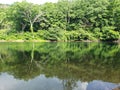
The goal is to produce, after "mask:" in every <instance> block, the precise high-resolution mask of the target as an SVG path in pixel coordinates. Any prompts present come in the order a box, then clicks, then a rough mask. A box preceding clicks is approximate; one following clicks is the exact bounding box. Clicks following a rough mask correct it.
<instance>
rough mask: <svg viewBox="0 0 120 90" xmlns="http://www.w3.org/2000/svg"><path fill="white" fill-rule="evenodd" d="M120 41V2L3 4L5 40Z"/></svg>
mask: <svg viewBox="0 0 120 90" xmlns="http://www.w3.org/2000/svg"><path fill="white" fill-rule="evenodd" d="M119 38H120V0H59V1H58V2H57V3H45V4H43V5H36V4H32V3H28V2H26V1H22V2H16V3H14V4H12V5H0V39H1V40H50V41H81V40H101V41H113V40H118V39H119Z"/></svg>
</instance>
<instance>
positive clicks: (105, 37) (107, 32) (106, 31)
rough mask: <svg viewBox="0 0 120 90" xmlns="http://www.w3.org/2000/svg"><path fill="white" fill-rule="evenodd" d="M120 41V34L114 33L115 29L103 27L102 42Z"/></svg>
mask: <svg viewBox="0 0 120 90" xmlns="http://www.w3.org/2000/svg"><path fill="white" fill-rule="evenodd" d="M118 39H119V32H117V31H114V30H113V27H103V28H102V36H101V37H100V40H102V41H113V40H118Z"/></svg>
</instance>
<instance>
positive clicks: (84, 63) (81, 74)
mask: <svg viewBox="0 0 120 90" xmlns="http://www.w3.org/2000/svg"><path fill="white" fill-rule="evenodd" d="M119 85H120V44H115V43H81V42H76V43H75V42H71V43H62V42H60V43H55V42H52V43H0V90H112V89H113V88H115V87H118V86H119Z"/></svg>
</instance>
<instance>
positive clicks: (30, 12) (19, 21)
mask: <svg viewBox="0 0 120 90" xmlns="http://www.w3.org/2000/svg"><path fill="white" fill-rule="evenodd" d="M41 16H42V12H41V11H40V9H39V5H34V4H32V3H28V2H26V1H22V2H16V3H14V4H13V5H11V7H10V10H9V20H12V22H13V25H14V28H15V29H16V30H18V31H21V30H22V31H28V30H30V31H31V32H32V33H33V31H36V30H37V29H38V28H39V27H38V26H39V24H40V19H41Z"/></svg>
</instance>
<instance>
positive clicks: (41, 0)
mask: <svg viewBox="0 0 120 90" xmlns="http://www.w3.org/2000/svg"><path fill="white" fill-rule="evenodd" d="M17 1H18V2H21V1H22V0H0V3H2V4H12V3H14V2H17ZM26 1H28V2H32V3H35V4H43V3H45V2H57V1H58V0H26Z"/></svg>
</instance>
